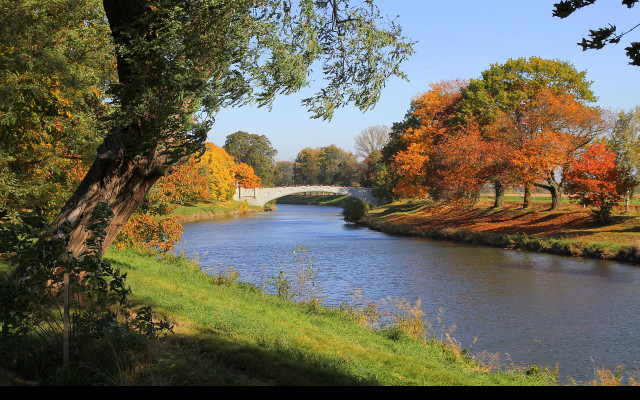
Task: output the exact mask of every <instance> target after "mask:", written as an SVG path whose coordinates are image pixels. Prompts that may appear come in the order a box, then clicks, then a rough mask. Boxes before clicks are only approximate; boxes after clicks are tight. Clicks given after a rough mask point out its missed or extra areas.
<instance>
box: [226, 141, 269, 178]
mask: <svg viewBox="0 0 640 400" xmlns="http://www.w3.org/2000/svg"><path fill="white" fill-rule="evenodd" d="M223 148H224V149H225V150H226V151H227V153H229V154H230V155H231V156H233V158H234V159H235V160H236V162H238V163H245V164H248V165H250V166H251V167H252V168H253V170H254V171H255V173H256V174H257V175H258V176H259V177H260V179H261V180H262V182H263V184H264V185H265V186H273V182H274V180H275V172H276V163H275V160H274V157H275V155H276V154H277V153H278V151H277V150H276V149H275V148H273V145H272V144H271V141H269V138H267V137H266V136H265V135H258V134H253V133H247V132H243V131H237V132H234V133H232V134H230V135H229V136H227V139H226V140H225V142H224V146H223Z"/></svg>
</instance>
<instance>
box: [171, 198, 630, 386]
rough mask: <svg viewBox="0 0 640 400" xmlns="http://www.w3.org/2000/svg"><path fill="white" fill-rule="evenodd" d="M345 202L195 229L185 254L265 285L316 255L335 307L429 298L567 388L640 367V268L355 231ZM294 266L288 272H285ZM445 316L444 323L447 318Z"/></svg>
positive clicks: (463, 332) (483, 345) (497, 349)
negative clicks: (551, 370)
mask: <svg viewBox="0 0 640 400" xmlns="http://www.w3.org/2000/svg"><path fill="white" fill-rule="evenodd" d="M340 211H341V210H340V209H339V208H335V207H318V206H301V205H287V204H278V206H277V210H276V211H272V212H265V213H256V214H245V215H241V216H235V217H229V218H222V219H216V220H210V221H200V222H191V223H186V224H184V233H183V235H182V238H183V239H182V241H181V242H180V243H179V245H178V248H179V250H183V251H185V252H186V253H187V255H188V256H190V257H194V258H197V259H198V260H199V262H200V265H201V266H202V269H203V270H205V271H207V272H210V273H218V272H224V271H228V270H229V268H230V267H231V266H233V268H234V269H235V270H237V271H239V272H240V273H241V277H240V280H243V281H246V282H250V283H254V284H257V285H264V283H265V281H266V279H267V278H269V277H275V276H276V275H278V272H279V271H280V270H281V269H285V268H287V266H292V265H294V264H295V259H294V256H293V254H292V252H293V250H296V249H297V248H298V247H299V246H300V245H304V246H306V247H307V248H308V249H309V252H308V253H307V254H308V255H309V256H310V257H311V258H312V260H313V268H314V269H317V270H318V274H317V277H316V282H317V285H318V286H319V287H320V288H321V289H322V297H323V298H324V299H325V302H324V304H327V305H338V304H340V303H341V302H346V303H351V302H353V294H354V292H355V291H356V290H359V291H361V293H362V296H364V298H365V299H366V301H368V302H376V303H381V300H382V299H389V298H391V299H402V298H404V299H406V300H407V301H410V302H411V303H415V302H416V300H418V299H420V300H421V301H422V308H423V310H424V311H425V313H426V314H427V316H428V317H429V319H430V320H431V321H432V322H433V323H434V324H436V325H437V329H438V331H439V330H440V327H443V328H445V329H449V328H451V327H452V326H454V325H455V330H454V331H453V334H452V335H453V337H454V338H455V339H456V340H457V341H459V342H460V343H461V344H462V346H463V347H465V348H471V352H472V353H476V354H477V353H479V352H482V351H487V352H489V353H498V354H500V356H501V360H502V361H503V362H512V363H514V364H515V365H532V364H535V365H538V366H546V365H550V366H552V367H555V365H556V363H557V364H558V367H559V377H560V379H561V383H567V382H568V379H569V378H573V379H575V380H576V381H577V382H582V383H584V382H587V381H590V380H592V379H593V378H594V368H600V367H606V368H608V369H611V370H612V371H613V370H615V369H616V368H617V366H618V365H621V364H622V365H624V367H625V370H626V371H637V370H638V369H639V368H640V366H639V365H638V362H640V267H637V266H631V265H625V264H620V263H615V262H610V261H602V260H590V259H582V258H571V257H561V256H553V255H547V254H538V253H530V252H519V251H513V250H503V249H497V248H487V247H480V246H472V245H464V244H454V243H448V242H443V241H431V240H425V239H419V238H408V237H398V236H393V235H388V234H384V233H381V232H376V231H373V230H370V229H367V228H363V227H354V226H351V225H349V224H345V223H344V221H343V220H342V216H341V214H340ZM281 264H282V265H281ZM438 315H440V316H441V317H442V318H443V321H444V322H443V323H442V325H438V323H437V322H436V320H437V316H438Z"/></svg>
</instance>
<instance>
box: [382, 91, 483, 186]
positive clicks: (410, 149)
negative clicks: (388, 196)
mask: <svg viewBox="0 0 640 400" xmlns="http://www.w3.org/2000/svg"><path fill="white" fill-rule="evenodd" d="M466 85H467V82H465V81H463V80H460V79H457V80H452V81H441V82H437V83H433V84H431V86H430V90H429V91H427V92H425V93H423V94H422V95H420V96H418V97H417V98H415V99H414V100H413V101H412V109H413V117H414V118H416V119H417V120H419V121H420V123H419V124H417V126H414V127H408V128H407V129H406V130H405V131H404V133H402V134H401V135H400V137H399V139H400V140H401V141H403V142H404V144H405V146H404V147H405V149H403V150H400V151H398V152H397V153H396V154H395V155H394V156H393V158H392V162H391V166H390V170H391V173H392V174H393V175H394V176H395V181H396V185H395V187H394V189H393V191H394V193H395V194H396V195H398V196H400V197H411V196H424V195H425V194H426V193H430V194H431V195H432V196H433V197H435V198H449V199H451V198H469V197H471V198H473V197H474V195H475V194H476V193H477V191H478V190H479V188H480V186H481V185H482V184H483V183H484V181H485V180H486V178H485V176H484V175H485V173H486V165H487V160H488V157H489V155H490V154H491V153H490V152H488V151H487V149H488V147H489V145H490V144H489V143H487V142H486V141H485V140H484V139H483V138H482V136H481V135H480V132H479V130H478V127H477V125H476V124H473V123H470V122H467V121H460V120H458V119H457V118H456V116H457V115H458V113H459V106H460V100H461V98H462V94H461V90H462V89H463V88H464V87H466Z"/></svg>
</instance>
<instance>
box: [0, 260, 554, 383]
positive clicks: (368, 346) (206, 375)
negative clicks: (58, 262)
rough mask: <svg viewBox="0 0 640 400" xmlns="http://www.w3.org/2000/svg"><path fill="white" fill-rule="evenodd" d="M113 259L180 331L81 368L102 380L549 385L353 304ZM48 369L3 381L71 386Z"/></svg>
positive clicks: (193, 269)
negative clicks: (365, 322) (295, 297)
mask: <svg viewBox="0 0 640 400" xmlns="http://www.w3.org/2000/svg"><path fill="white" fill-rule="evenodd" d="M107 258H109V259H110V260H112V262H113V264H114V265H115V266H117V267H118V268H120V269H121V271H122V272H126V273H127V282H128V284H129V285H131V288H132V290H133V293H132V299H133V301H134V302H135V303H141V304H149V305H152V306H153V308H154V310H155V311H156V312H158V313H160V314H161V315H166V316H168V318H169V320H170V322H171V323H172V324H173V325H174V333H173V334H170V335H169V336H168V337H167V338H165V339H164V341H162V342H157V343H155V342H153V343H151V344H150V345H149V346H148V347H144V348H142V349H141V350H139V351H137V352H136V353H134V355H133V356H132V355H131V354H130V353H131V352H130V351H129V350H130V349H127V348H121V347H116V346H114V348H113V357H114V358H116V361H117V362H114V363H113V365H115V367H112V368H108V367H107V366H106V365H93V364H92V363H91V362H90V361H89V362H86V361H85V362H84V363H83V364H82V365H77V366H76V368H78V370H80V371H81V373H82V374H88V375H91V379H92V380H93V382H96V383H101V384H115V385H456V386H461V385H548V384H550V382H549V380H548V378H545V376H544V375H542V374H534V375H526V374H524V373H522V372H496V371H494V372H491V371H490V369H489V368H488V367H486V366H482V365H481V364H479V363H477V362H474V361H473V360H471V359H470V358H468V357H466V356H464V355H463V351H462V349H459V348H456V347H455V346H447V345H445V344H444V343H443V342H442V341H435V340H434V341H432V340H429V341H426V342H423V341H420V340H416V339H413V338H411V337H410V335H409V334H408V333H407V332H409V330H402V329H399V328H397V329H384V330H374V329H371V328H366V327H363V326H361V325H360V324H359V323H358V321H362V316H363V315H364V314H362V313H358V312H357V307H355V306H353V307H351V308H349V307H345V308H344V309H343V310H338V309H329V308H325V307H322V306H309V305H301V304H298V303H294V302H292V301H286V300H283V299H281V298H278V297H276V296H273V295H267V294H265V293H264V292H263V291H261V290H259V289H257V288H255V287H252V286H248V285H246V284H242V283H239V282H237V281H236V282H232V281H233V279H226V278H227V277H225V276H221V277H208V276H206V275H205V274H204V273H202V272H201V271H200V269H199V268H198V266H197V265H196V264H194V263H192V262H189V261H187V260H184V259H160V258H157V257H153V256H145V255H140V254H138V253H135V252H132V251H121V252H119V251H114V250H110V251H109V252H108V253H107ZM0 268H6V266H2V265H0ZM230 277H231V275H228V278H230ZM348 310H350V311H348ZM124 354H127V356H126V357H125V356H124ZM103 356H104V355H103ZM54 367H55V366H51V368H54ZM533 370H535V368H534V369H532V371H533ZM48 372H49V375H47V373H46V371H45V372H44V373H42V372H41V373H42V375H41V376H40V378H41V379H43V381H37V380H36V381H30V379H31V378H32V377H28V376H27V377H24V376H16V375H15V374H14V373H12V372H9V371H6V370H5V371H4V377H3V379H2V382H3V383H4V384H24V382H31V383H34V384H43V383H44V384H69V382H68V381H65V380H63V378H61V377H60V374H57V375H56V373H55V372H54V371H48ZM2 375H3V373H2V371H0V376H2ZM76 375H77V374H76ZM65 376H68V375H65ZM45 377H46V378H47V379H45ZM74 383H75V382H73V381H72V382H71V384H74Z"/></svg>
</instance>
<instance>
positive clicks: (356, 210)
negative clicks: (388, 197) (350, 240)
mask: <svg viewBox="0 0 640 400" xmlns="http://www.w3.org/2000/svg"><path fill="white" fill-rule="evenodd" d="M370 208H371V204H369V203H367V202H366V201H361V200H358V199H353V198H351V199H349V200H348V201H347V202H346V203H345V205H344V206H343V207H342V216H343V217H344V220H345V221H347V222H351V223H354V224H357V223H358V222H360V221H361V220H362V219H363V218H364V217H366V216H367V215H368V214H369V209H370Z"/></svg>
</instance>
